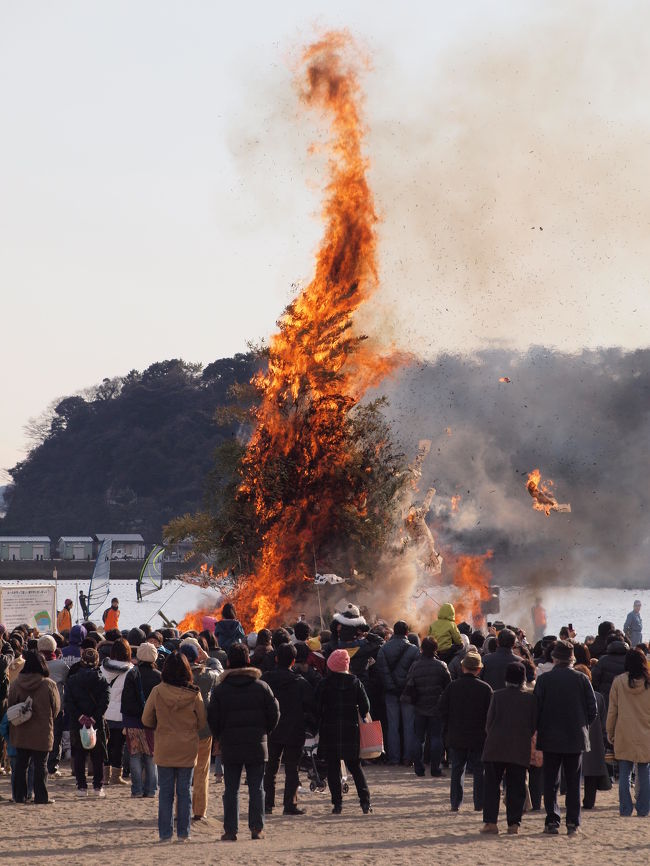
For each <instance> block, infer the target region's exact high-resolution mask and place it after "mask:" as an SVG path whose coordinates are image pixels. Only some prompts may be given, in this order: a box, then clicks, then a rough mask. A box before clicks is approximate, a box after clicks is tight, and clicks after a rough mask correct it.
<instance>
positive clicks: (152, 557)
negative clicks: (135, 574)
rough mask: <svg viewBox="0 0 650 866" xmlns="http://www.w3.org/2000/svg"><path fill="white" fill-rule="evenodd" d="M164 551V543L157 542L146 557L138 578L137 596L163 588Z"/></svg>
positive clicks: (149, 593)
mask: <svg viewBox="0 0 650 866" xmlns="http://www.w3.org/2000/svg"><path fill="white" fill-rule="evenodd" d="M164 553H165V548H164V547H163V546H162V544H157V545H156V546H155V547H154V549H153V550H152V551H151V553H150V554H149V556H148V557H147V558H146V560H145V563H144V565H143V566H142V571H141V572H140V577H139V578H138V586H137V596H138V598H139V599H140V598H142V597H143V596H145V595H151V593H152V592H158V590H159V589H162V582H163V554H164Z"/></svg>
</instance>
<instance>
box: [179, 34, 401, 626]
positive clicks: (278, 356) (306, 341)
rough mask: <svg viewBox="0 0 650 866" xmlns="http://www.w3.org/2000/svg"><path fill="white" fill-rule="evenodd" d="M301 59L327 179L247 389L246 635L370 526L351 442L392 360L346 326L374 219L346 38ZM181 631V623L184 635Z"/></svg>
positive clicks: (367, 272)
mask: <svg viewBox="0 0 650 866" xmlns="http://www.w3.org/2000/svg"><path fill="white" fill-rule="evenodd" d="M302 61H303V64H302V67H301V75H300V80H299V92H300V99H301V101H302V103H303V104H304V105H306V106H308V107H310V108H312V109H316V110H318V111H320V112H321V113H322V114H323V115H324V116H325V117H326V118H327V119H328V121H329V127H328V128H329V136H328V140H327V147H328V151H329V173H330V179H329V183H328V184H327V187H326V191H325V199H324V204H323V218H324V222H325V233H324V237H323V239H322V242H321V244H320V247H319V250H318V253H317V257H316V266H315V274H314V277H313V279H312V281H311V282H310V283H309V285H308V286H307V287H306V288H305V289H304V290H303V291H302V292H301V293H300V295H299V296H298V297H297V298H296V299H295V300H294V301H293V303H291V304H290V306H289V307H288V308H287V309H286V311H285V312H284V314H283V316H282V318H281V319H280V321H279V323H278V326H279V331H278V333H276V334H275V335H274V336H273V337H272V339H271V341H270V344H269V348H268V367H267V369H266V370H265V372H264V373H261V374H260V375H259V376H258V377H257V379H256V380H255V382H254V384H255V385H256V387H257V389H258V392H259V394H260V402H259V404H258V406H257V408H256V409H255V411H254V418H253V420H254V429H253V433H252V436H251V439H250V441H249V443H248V445H247V448H246V451H245V453H244V456H243V458H242V460H241V462H240V466H239V474H240V477H241V483H240V484H239V489H238V491H237V497H238V499H239V500H240V501H242V502H246V503H247V505H248V506H249V507H252V510H253V513H254V518H255V522H256V526H257V532H258V534H259V552H258V555H257V556H256V557H255V559H254V562H253V563H252V568H251V569H250V573H249V574H247V575H245V577H244V579H242V580H240V581H239V582H238V587H237V590H236V599H237V604H238V608H239V610H240V611H241V614H242V616H243V617H244V619H245V620H246V621H247V622H248V623H249V624H251V625H252V626H253V628H255V629H258V628H261V627H262V626H264V625H267V624H268V623H272V622H277V621H279V620H280V619H281V618H282V615H283V614H284V613H285V612H287V611H288V610H289V609H290V608H291V607H292V606H293V603H294V600H295V598H296V596H297V594H299V591H300V589H301V585H303V584H304V581H305V580H306V579H310V578H313V576H314V572H315V560H316V558H317V557H319V558H320V557H322V556H323V555H324V551H329V552H330V553H331V550H332V540H333V539H336V538H337V536H341V535H342V534H343V535H344V534H345V531H344V526H343V524H346V525H347V526H349V525H350V524H352V525H354V522H355V521H364V520H367V519H369V509H370V507H371V505H372V503H371V502H370V501H369V500H370V499H371V494H370V492H369V490H368V489H367V488H368V487H370V486H371V484H372V482H373V481H374V479H372V478H370V476H371V475H372V473H373V471H374V469H373V466H372V460H370V461H367V462H368V464H369V465H368V466H366V467H364V468H365V471H366V473H367V476H368V484H367V485H365V486H364V485H363V484H359V480H358V479H359V468H360V466H359V461H360V460H361V461H362V462H363V459H364V454H363V449H362V448H361V449H360V448H359V447H354V446H353V445H352V444H351V441H352V440H351V435H352V433H353V426H354V424H355V420H354V411H355V407H358V404H359V401H360V400H361V398H362V397H363V396H364V394H365V393H366V392H367V390H368V389H369V388H370V387H372V386H373V385H376V384H377V383H378V382H379V381H380V380H381V379H382V378H383V377H384V376H385V375H386V374H387V373H388V372H389V371H391V370H392V369H394V367H395V366H396V365H397V364H398V363H399V358H398V357H397V356H396V355H386V354H385V353H382V352H381V351H379V350H378V348H377V346H376V345H373V341H372V340H369V339H367V338H366V337H365V336H363V335H362V334H360V333H359V332H358V331H357V330H356V329H355V327H354V314H355V312H356V311H357V309H358V308H359V306H360V305H361V304H363V303H364V301H366V300H367V299H368V298H369V297H370V296H371V294H372V293H373V292H374V291H375V289H376V288H377V261H376V242H377V241H376V234H375V224H376V222H377V215H376V212H375V206H374V202H373V196H372V193H371V191H370V188H369V186H368V182H367V179H366V170H367V167H368V166H367V160H366V158H365V157H364V155H363V152H362V139H363V127H362V123H361V119H360V113H359V103H360V88H359V80H358V71H359V63H358V59H357V54H356V52H355V46H354V44H353V42H352V40H351V39H350V37H349V36H348V35H347V34H345V33H341V32H332V33H328V34H326V35H325V36H324V37H323V38H322V39H320V40H319V41H317V42H315V43H314V44H312V45H310V46H309V47H308V48H307V49H306V50H305V51H304V53H303V57H302ZM358 432H359V431H358V430H357V434H358ZM357 442H358V437H357ZM384 448H389V443H387V442H382V441H379V442H377V443H376V444H375V450H376V451H377V450H381V449H384ZM390 463H391V460H390V458H389V459H388V464H390ZM390 471H392V470H390ZM393 474H395V475H396V476H397V473H393ZM361 475H362V477H363V472H362V473H361ZM397 485H398V482H397V481H396V484H395V486H397ZM377 511H378V509H377V508H375V509H374V511H373V513H372V514H371V515H370V517H371V518H373V519H376V517H377ZM385 528H386V531H388V527H385ZM189 624H190V622H189V620H188V619H186V620H184V622H183V623H182V624H181V626H188V625H189ZM192 624H193V623H192Z"/></svg>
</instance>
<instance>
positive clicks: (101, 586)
mask: <svg viewBox="0 0 650 866" xmlns="http://www.w3.org/2000/svg"><path fill="white" fill-rule="evenodd" d="M112 552H113V542H112V541H111V539H110V538H107V539H106V540H105V541H102V546H101V547H100V548H99V553H98V554H97V559H96V560H95V567H94V568H93V573H92V575H91V578H90V583H89V584H88V611H89V613H88V616H89V617H90V616H92V614H93V611H95V610H97V608H98V607H100V606H101V605H102V604H103V603H104V602H105V601H106V599H107V598H108V594H109V592H110V591H111V553H112Z"/></svg>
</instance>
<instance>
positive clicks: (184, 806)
mask: <svg viewBox="0 0 650 866" xmlns="http://www.w3.org/2000/svg"><path fill="white" fill-rule="evenodd" d="M193 772H194V767H158V785H159V787H160V793H159V795H158V833H159V835H160V838H161V839H171V838H172V836H173V835H174V788H176V798H177V800H178V804H177V806H178V808H177V812H176V835H177V836H178V838H179V839H187V838H189V835H190V818H191V814H190V813H191V805H192V796H191V793H190V786H191V784H192V773H193Z"/></svg>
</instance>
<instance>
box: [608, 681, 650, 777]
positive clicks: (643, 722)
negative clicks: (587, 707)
mask: <svg viewBox="0 0 650 866" xmlns="http://www.w3.org/2000/svg"><path fill="white" fill-rule="evenodd" d="M607 737H608V739H609V741H610V742H611V743H612V744H613V746H614V754H615V756H616V759H617V760H624V761H638V762H639V763H641V764H646V763H648V761H650V686H648V688H645V683H644V681H643V680H634V681H633V687H630V684H629V682H628V675H627V674H626V673H625V674H619V675H618V676H617V677H616V678H615V679H614V682H613V683H612V689H611V691H610V693H609V710H608V713H607Z"/></svg>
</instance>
